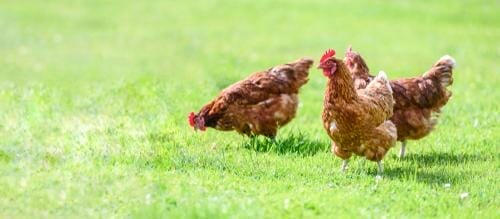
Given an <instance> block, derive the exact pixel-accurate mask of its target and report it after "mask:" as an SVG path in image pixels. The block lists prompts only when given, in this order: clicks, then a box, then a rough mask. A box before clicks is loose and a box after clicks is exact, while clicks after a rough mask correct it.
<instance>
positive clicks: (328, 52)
mask: <svg viewBox="0 0 500 219" xmlns="http://www.w3.org/2000/svg"><path fill="white" fill-rule="evenodd" d="M334 55H335V50H333V49H329V50H327V51H326V52H325V54H323V56H321V59H320V61H319V62H321V63H322V62H324V61H325V60H327V59H329V58H330V57H332V56H334Z"/></svg>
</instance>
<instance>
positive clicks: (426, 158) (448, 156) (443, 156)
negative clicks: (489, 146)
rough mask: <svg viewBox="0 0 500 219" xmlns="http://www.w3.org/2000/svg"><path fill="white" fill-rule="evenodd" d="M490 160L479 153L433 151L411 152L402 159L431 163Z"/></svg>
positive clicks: (404, 160)
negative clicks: (423, 152)
mask: <svg viewBox="0 0 500 219" xmlns="http://www.w3.org/2000/svg"><path fill="white" fill-rule="evenodd" d="M484 160H488V157H486V156H481V155H479V154H452V153H439V152H431V153H425V154H409V155H407V156H406V157H405V158H403V159H402V161H403V162H412V163H419V164H429V165H440V164H441V165H446V164H464V163H470V162H475V161H484Z"/></svg>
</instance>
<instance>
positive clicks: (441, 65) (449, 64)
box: [424, 55, 457, 87]
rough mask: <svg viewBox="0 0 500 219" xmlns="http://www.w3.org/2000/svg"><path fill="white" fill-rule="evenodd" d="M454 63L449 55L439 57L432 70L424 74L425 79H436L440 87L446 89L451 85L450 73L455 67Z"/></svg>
mask: <svg viewBox="0 0 500 219" xmlns="http://www.w3.org/2000/svg"><path fill="white" fill-rule="evenodd" d="M456 63H457V62H456V61H455V59H454V58H453V57H451V56H450V55H445V56H443V57H441V58H440V59H439V60H438V61H437V62H436V64H434V65H433V66H432V68H431V69H430V70H429V71H427V72H426V73H425V74H424V77H427V78H436V79H438V80H439V82H440V84H441V86H443V87H448V86H450V85H451V84H453V77H452V71H453V68H455V66H456Z"/></svg>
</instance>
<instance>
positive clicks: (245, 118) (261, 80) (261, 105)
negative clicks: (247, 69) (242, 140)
mask: <svg viewBox="0 0 500 219" xmlns="http://www.w3.org/2000/svg"><path fill="white" fill-rule="evenodd" d="M312 64H313V61H312V60H311V59H305V58H302V59H299V60H297V61H295V62H291V63H287V64H283V65H278V66H276V67H273V68H270V69H269V70H265V71H261V72H257V73H254V74H252V75H250V76H249V77H247V78H246V79H244V80H242V81H239V82H237V83H235V84H233V85H231V86H229V87H228V88H226V89H224V90H223V91H222V92H221V93H220V94H219V95H218V96H217V97H216V98H215V99H214V100H213V101H211V102H210V103H208V104H207V105H205V106H204V107H203V108H202V109H201V110H200V111H199V112H198V113H197V114H195V113H194V112H192V113H190V114H189V117H188V121H189V124H190V125H191V126H192V127H193V128H194V129H195V130H201V131H204V130H205V129H206V127H211V128H214V129H217V130H221V131H231V130H236V131H237V132H239V133H241V134H245V135H247V136H253V135H264V136H267V137H270V138H274V137H275V136H276V133H277V131H278V128H279V127H281V126H284V125H286V124H287V123H288V122H290V120H292V119H293V118H294V117H295V113H296V111H297V106H298V103H299V100H298V97H297V94H298V92H299V88H300V87H301V86H302V85H304V84H305V83H307V81H308V78H307V76H308V74H309V68H310V67H311V65H312Z"/></svg>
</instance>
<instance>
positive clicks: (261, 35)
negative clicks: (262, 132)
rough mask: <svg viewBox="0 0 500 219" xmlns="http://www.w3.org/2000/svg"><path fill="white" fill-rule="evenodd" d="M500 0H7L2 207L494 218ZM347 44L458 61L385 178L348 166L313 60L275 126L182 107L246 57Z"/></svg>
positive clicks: (56, 214)
mask: <svg viewBox="0 0 500 219" xmlns="http://www.w3.org/2000/svg"><path fill="white" fill-rule="evenodd" d="M499 11H500V3H499V2H498V1H472V0H470V1H451V0H443V1H427V0H426V1H391V2H390V4H389V1H368V0H367V1H359V2H358V1H356V2H355V1H348V0H345V1H338V2H336V3H332V2H331V1H327V0H325V1H321V0H311V1H306V0H304V1H299V0H277V1H260V0H254V1H250V0H244V1H219V0H207V1H161V0H158V1H153V0H152V1H129V2H125V1H111V0H110V1H98V0H87V1H83V0H81V1H71V0H67V1H63V0H60V1H36V0H29V1H28V0H27V1H15V0H0V218H33V217H35V218H40V217H48V218H89V217H90V218H115V217H118V218H123V217H133V218H150V217H164V218H310V217H321V218H350V217H360V218H385V217H389V218H401V217H403V218H405V217H409V218H417V217H439V218H500V199H499V197H500V186H499V184H500V169H499V168H500V153H499V152H500V150H499V145H498V144H499V142H500V109H499V108H500V101H499V100H500V88H499V87H500V83H499V82H500V80H499V76H500V75H499V73H500V72H499V67H500V65H499V64H498V63H499V62H498V61H499V58H500V16H499V15H498V12H499ZM349 44H352V45H353V47H354V49H356V50H358V51H360V52H361V53H362V54H363V55H364V56H365V58H366V60H367V61H368V64H369V65H370V67H371V69H372V70H373V71H375V72H378V70H385V71H386V72H387V73H388V75H389V77H390V78H397V77H404V76H416V75H419V74H421V73H422V72H423V71H425V70H426V69H427V68H428V67H430V66H431V65H432V64H433V63H434V62H435V61H436V60H437V59H438V58H439V57H441V56H442V55H444V54H450V55H452V56H453V57H455V58H456V60H457V62H458V66H457V68H456V70H455V71H454V79H455V82H454V84H453V85H452V87H451V90H452V91H453V94H454V95H453V98H452V99H451V100H450V102H449V103H448V105H447V106H446V107H445V108H444V110H443V113H442V117H441V120H440V124H439V125H438V127H437V129H436V130H435V131H434V132H433V133H432V134H431V135H430V136H428V137H426V138H424V139H422V140H420V141H412V142H409V146H408V157H407V158H405V159H404V160H400V159H399V158H398V157H397V156H396V155H397V153H398V151H399V147H400V146H399V144H398V145H397V146H396V147H395V148H394V149H392V150H391V151H390V152H389V154H388V155H387V156H386V158H385V159H384V162H385V174H384V176H383V179H382V180H376V178H375V175H376V164H375V163H373V162H369V161H366V160H364V159H361V158H354V159H351V162H350V167H349V170H348V171H347V173H345V174H343V173H341V172H340V164H341V160H340V159H339V158H336V157H334V156H332V154H330V153H329V138H328V136H327V135H326V133H325V132H324V130H323V128H322V122H321V117H320V114H321V110H322V101H323V92H324V87H325V83H326V80H325V78H324V77H323V76H322V74H321V73H320V72H319V71H318V70H316V69H314V70H312V71H311V72H310V81H309V83H308V84H306V85H305V86H304V87H303V88H302V90H301V94H300V99H301V106H300V108H299V112H298V115H297V117H296V119H294V120H293V121H292V122H291V123H290V124H289V125H287V126H286V127H284V128H283V129H281V130H280V133H279V136H278V138H277V143H271V142H269V141H267V140H265V139H262V138H259V139H254V140H250V139H248V138H246V137H243V136H240V135H238V134H237V133H235V132H217V131H214V130H208V131H207V132H205V133H195V132H194V131H193V130H192V129H190V128H189V127H188V125H187V122H186V117H187V114H188V113H189V112H191V111H195V110H196V111H197V110H199V108H201V107H202V106H203V105H204V104H205V103H207V102H208V101H209V100H211V99H212V98H213V97H215V95H217V93H218V92H219V91H220V90H221V89H222V88H224V87H226V86H227V85H229V84H231V83H233V82H235V81H237V80H239V79H242V78H243V77H245V76H247V75H248V74H250V73H252V72H254V71H257V70H262V69H267V68H269V67H271V66H273V65H276V64H280V63H283V62H287V61H291V60H294V59H297V58H299V57H302V56H307V57H312V58H314V59H315V60H317V59H318V58H319V57H320V56H321V54H322V53H323V52H324V50H326V49H327V48H329V47H332V48H335V49H337V50H338V51H339V55H340V56H341V57H342V56H343V51H344V50H345V48H346V47H347V46H348V45H349ZM447 184H449V186H448V185H447ZM467 194H468V196H467ZM465 196H466V197H465Z"/></svg>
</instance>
